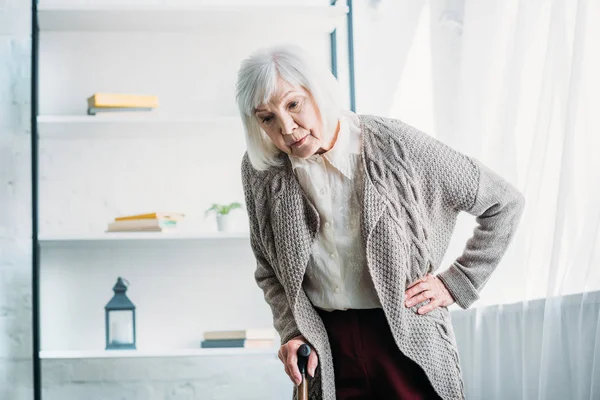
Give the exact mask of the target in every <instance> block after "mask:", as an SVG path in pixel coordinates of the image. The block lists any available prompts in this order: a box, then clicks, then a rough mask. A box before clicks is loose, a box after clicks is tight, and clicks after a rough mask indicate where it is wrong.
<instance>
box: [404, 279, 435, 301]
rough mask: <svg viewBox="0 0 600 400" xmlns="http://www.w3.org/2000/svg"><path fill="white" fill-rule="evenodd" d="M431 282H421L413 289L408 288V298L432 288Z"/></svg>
mask: <svg viewBox="0 0 600 400" xmlns="http://www.w3.org/2000/svg"><path fill="white" fill-rule="evenodd" d="M430 287H431V286H430V284H429V282H419V283H418V284H417V285H416V286H413V287H412V288H411V289H409V290H407V291H406V292H405V293H406V299H407V300H408V299H410V298H411V297H412V296H414V295H417V294H419V293H421V292H423V291H425V290H428V289H430Z"/></svg>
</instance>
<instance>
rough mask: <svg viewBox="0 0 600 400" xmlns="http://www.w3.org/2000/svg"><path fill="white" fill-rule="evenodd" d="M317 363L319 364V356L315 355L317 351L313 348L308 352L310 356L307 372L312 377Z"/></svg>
mask: <svg viewBox="0 0 600 400" xmlns="http://www.w3.org/2000/svg"><path fill="white" fill-rule="evenodd" d="M318 365H319V357H317V353H316V352H315V351H314V350H313V351H312V352H311V353H310V356H308V374H309V375H310V376H311V377H312V378H314V377H315V370H316V369H317V366H318Z"/></svg>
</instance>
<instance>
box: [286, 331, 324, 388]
mask: <svg viewBox="0 0 600 400" xmlns="http://www.w3.org/2000/svg"><path fill="white" fill-rule="evenodd" d="M305 343H306V344H308V343H307V342H306V339H304V337H303V336H296V337H295V338H293V339H290V340H289V341H288V342H287V343H286V344H284V345H283V346H281V347H280V348H279V352H278V353H277V356H278V357H279V359H280V360H281V362H282V363H283V365H284V366H285V373H286V374H288V376H289V377H290V379H291V380H292V382H293V383H294V384H295V385H299V384H301V383H302V375H300V370H299V369H298V348H299V347H300V346H302V345H303V344H305ZM309 346H310V345H309ZM311 350H312V351H311V352H310V355H309V356H308V364H307V365H306V372H308V374H309V375H310V376H311V377H312V378H314V377H315V370H316V369H317V365H318V364H319V360H318V357H317V352H316V351H314V349H311Z"/></svg>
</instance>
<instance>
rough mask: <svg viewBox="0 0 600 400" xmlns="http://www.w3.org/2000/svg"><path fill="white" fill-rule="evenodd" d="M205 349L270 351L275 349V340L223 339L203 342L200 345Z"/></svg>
mask: <svg viewBox="0 0 600 400" xmlns="http://www.w3.org/2000/svg"><path fill="white" fill-rule="evenodd" d="M200 347H202V348H203V349H222V348H243V349H270V348H274V347H275V340H273V339H270V340H269V339H265V340H260V339H223V340H203V341H202V342H201V343H200Z"/></svg>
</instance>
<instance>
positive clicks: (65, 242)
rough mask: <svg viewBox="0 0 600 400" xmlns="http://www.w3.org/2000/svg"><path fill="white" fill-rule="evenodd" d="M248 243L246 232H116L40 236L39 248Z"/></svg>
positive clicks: (248, 237)
mask: <svg viewBox="0 0 600 400" xmlns="http://www.w3.org/2000/svg"><path fill="white" fill-rule="evenodd" d="M215 240H217V241H235V240H242V241H244V242H245V241H249V240H250V236H249V233H247V232H231V233H229V232H226V233H219V232H214V233H212V232H206V233H163V232H118V233H115V232H113V233H101V234H98V235H82V236H78V235H41V236H39V242H40V246H41V247H72V246H101V245H118V244H132V243H138V244H140V243H141V244H147V245H149V246H156V245H157V242H164V243H190V242H191V243H197V242H199V241H215Z"/></svg>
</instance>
